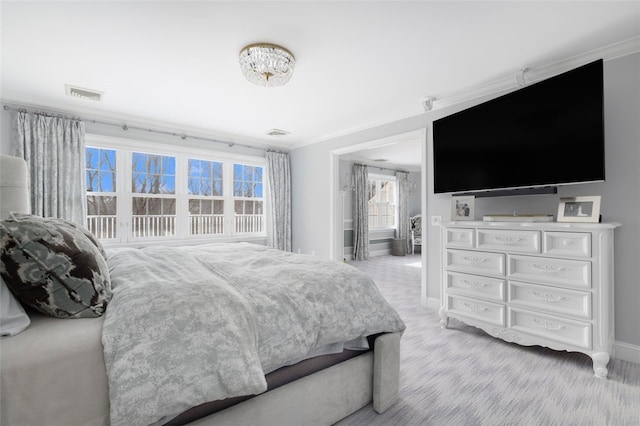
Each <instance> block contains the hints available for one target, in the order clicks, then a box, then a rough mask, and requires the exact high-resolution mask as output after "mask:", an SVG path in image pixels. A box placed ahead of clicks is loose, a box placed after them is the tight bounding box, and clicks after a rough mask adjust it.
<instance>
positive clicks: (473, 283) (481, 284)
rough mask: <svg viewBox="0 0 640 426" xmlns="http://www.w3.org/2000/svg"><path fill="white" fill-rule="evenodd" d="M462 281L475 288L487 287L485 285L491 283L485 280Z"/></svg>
mask: <svg viewBox="0 0 640 426" xmlns="http://www.w3.org/2000/svg"><path fill="white" fill-rule="evenodd" d="M461 282H462V284H464V285H466V286H467V287H470V288H474V289H479V288H485V287H488V286H489V284H487V283H485V282H482V281H469V280H462V281H461Z"/></svg>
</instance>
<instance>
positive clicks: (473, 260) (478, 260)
mask: <svg viewBox="0 0 640 426" xmlns="http://www.w3.org/2000/svg"><path fill="white" fill-rule="evenodd" d="M463 259H464V260H466V261H467V262H469V263H470V264H472V265H482V264H483V263H487V262H488V261H489V259H487V258H486V257H469V256H465V257H463Z"/></svg>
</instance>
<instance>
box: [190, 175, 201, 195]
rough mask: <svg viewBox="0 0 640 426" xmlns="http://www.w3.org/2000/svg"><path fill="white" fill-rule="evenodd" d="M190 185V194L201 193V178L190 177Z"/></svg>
mask: <svg viewBox="0 0 640 426" xmlns="http://www.w3.org/2000/svg"><path fill="white" fill-rule="evenodd" d="M188 186H189V194H191V195H200V179H197V178H193V177H190V178H189V184H188Z"/></svg>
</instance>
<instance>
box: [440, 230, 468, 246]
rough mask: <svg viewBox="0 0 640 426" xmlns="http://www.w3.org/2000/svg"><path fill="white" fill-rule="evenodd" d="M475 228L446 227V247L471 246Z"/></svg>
mask: <svg viewBox="0 0 640 426" xmlns="http://www.w3.org/2000/svg"><path fill="white" fill-rule="evenodd" d="M474 236H475V230H473V229H467V228H447V229H446V231H445V234H444V243H445V245H446V246H448V247H461V248H473V243H474Z"/></svg>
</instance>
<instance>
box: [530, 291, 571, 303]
mask: <svg viewBox="0 0 640 426" xmlns="http://www.w3.org/2000/svg"><path fill="white" fill-rule="evenodd" d="M529 294H530V295H532V296H535V297H537V298H538V299H542V300H544V301H545V302H560V301H562V300H567V298H566V297H564V296H560V295H558V294H553V293H541V292H539V291H530V292H529Z"/></svg>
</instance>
